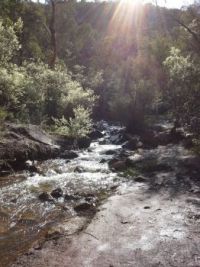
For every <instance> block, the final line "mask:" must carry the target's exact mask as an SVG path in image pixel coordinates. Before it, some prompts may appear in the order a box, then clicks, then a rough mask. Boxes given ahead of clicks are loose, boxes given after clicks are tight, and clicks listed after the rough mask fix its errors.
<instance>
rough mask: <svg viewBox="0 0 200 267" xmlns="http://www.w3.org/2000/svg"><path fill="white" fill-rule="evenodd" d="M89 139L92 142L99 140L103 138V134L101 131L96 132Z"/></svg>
mask: <svg viewBox="0 0 200 267" xmlns="http://www.w3.org/2000/svg"><path fill="white" fill-rule="evenodd" d="M89 137H90V138H91V139H92V140H96V139H99V138H101V137H103V133H102V132H100V131H99V130H94V131H92V132H91V133H90V134H89Z"/></svg>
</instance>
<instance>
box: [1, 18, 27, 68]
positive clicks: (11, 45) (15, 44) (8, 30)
mask: <svg viewBox="0 0 200 267" xmlns="http://www.w3.org/2000/svg"><path fill="white" fill-rule="evenodd" d="M22 25H23V23H22V21H21V19H18V21H17V22H16V23H14V24H12V25H11V26H7V27H5V26H4V25H3V21H2V20H0V65H1V66H3V65H5V64H7V63H8V62H9V61H10V60H11V59H12V58H13V56H14V54H15V53H16V52H17V51H18V50H19V49H20V44H19V40H18V38H17V35H16V33H17V32H19V31H20V30H21V29H22Z"/></svg>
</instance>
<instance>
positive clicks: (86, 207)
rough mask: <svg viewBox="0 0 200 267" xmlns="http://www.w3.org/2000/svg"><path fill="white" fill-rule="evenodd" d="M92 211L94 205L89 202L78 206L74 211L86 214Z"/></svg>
mask: <svg viewBox="0 0 200 267" xmlns="http://www.w3.org/2000/svg"><path fill="white" fill-rule="evenodd" d="M90 209H94V205H93V204H91V203H88V202H83V203H81V204H78V205H76V206H75V207H74V210H75V211H76V212H84V211H88V210H90Z"/></svg>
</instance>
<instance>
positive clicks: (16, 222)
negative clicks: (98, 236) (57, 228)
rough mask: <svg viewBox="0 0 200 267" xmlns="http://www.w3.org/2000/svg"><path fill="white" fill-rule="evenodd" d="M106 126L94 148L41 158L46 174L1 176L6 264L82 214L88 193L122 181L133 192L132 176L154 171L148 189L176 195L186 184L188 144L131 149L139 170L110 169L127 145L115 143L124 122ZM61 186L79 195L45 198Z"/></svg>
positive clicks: (0, 243) (0, 241)
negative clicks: (62, 156) (78, 207)
mask: <svg viewBox="0 0 200 267" xmlns="http://www.w3.org/2000/svg"><path fill="white" fill-rule="evenodd" d="M100 126H101V130H102V132H103V133H104V137H103V138H101V139H98V140H97V141H94V142H92V144H91V146H90V148H89V149H87V150H82V151H77V153H78V154H79V156H78V157H77V158H76V159H73V160H70V161H68V160H65V159H56V160H48V161H44V162H38V163H37V167H38V169H39V170H40V171H39V173H40V174H36V173H32V174H31V173H28V172H23V173H17V174H16V175H15V176H9V177H4V178H0V259H1V260H0V266H2V267H5V266H8V265H9V264H10V263H11V262H12V261H13V260H14V259H15V258H16V256H18V255H19V254H21V253H23V252H25V251H26V250H27V248H28V247H30V246H31V244H32V243H33V242H34V241H35V240H37V239H39V238H40V236H42V235H44V233H45V231H46V229H48V228H49V227H50V226H52V224H56V223H59V222H61V221H62V220H63V219H64V218H68V217H72V216H77V215H76V212H75V211H74V209H73V207H74V205H75V204H77V203H81V202H83V201H85V198H86V197H87V196H99V195H108V193H109V192H111V191H112V188H116V186H120V188H121V189H120V190H121V192H122V193H123V190H124V191H125V192H127V188H128V187H129V186H130V185H131V186H134V185H135V186H142V185H140V184H139V185H138V183H136V181H135V180H134V179H132V178H134V177H135V176H138V175H141V174H142V175H143V176H148V181H149V187H148V190H151V189H153V190H156V191H157V192H158V191H159V190H160V188H161V187H162V185H163V184H165V185H166V188H168V189H169V190H171V193H172V194H175V193H176V192H177V189H178V190H179V189H180V187H181V183H180V176H181V177H182V178H181V179H182V181H183V183H182V184H183V187H185V185H186V184H187V179H189V178H190V177H188V173H187V170H186V169H184V167H183V166H182V165H181V162H182V161H183V160H184V159H185V158H187V157H188V155H189V153H188V151H187V150H185V149H184V148H183V146H182V145H168V146H159V147H158V148H156V149H151V150H145V149H139V150H138V151H137V152H129V154H130V155H131V156H132V159H135V160H136V161H137V162H138V166H139V167H137V168H136V169H134V172H133V170H127V172H126V173H121V174H120V173H115V172H112V171H111V170H110V169H109V167H108V161H109V160H110V159H112V158H113V157H114V155H115V154H117V153H119V152H120V151H121V150H122V146H121V145H116V144H113V143H114V141H116V140H117V137H118V134H119V132H120V131H121V130H122V127H120V126H115V125H108V124H107V123H105V122H102V123H101V125H100ZM165 126H166V125H165ZM166 127H168V126H166ZM109 151H112V153H109ZM152 167H153V168H152ZM176 184H177V186H176ZM188 186H189V185H188ZM56 188H61V189H62V190H63V192H64V195H67V196H76V197H77V199H76V197H75V198H74V200H73V201H69V198H68V200H66V198H64V197H60V198H59V199H58V201H54V202H41V201H40V200H39V198H38V196H39V195H40V194H41V193H42V192H48V193H51V191H52V190H54V189H56ZM166 188H165V190H166ZM168 189H167V190H168Z"/></svg>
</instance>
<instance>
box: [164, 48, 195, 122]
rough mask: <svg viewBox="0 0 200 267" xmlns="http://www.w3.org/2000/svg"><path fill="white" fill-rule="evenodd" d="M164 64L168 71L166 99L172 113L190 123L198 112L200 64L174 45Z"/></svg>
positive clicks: (180, 119)
mask: <svg viewBox="0 0 200 267" xmlns="http://www.w3.org/2000/svg"><path fill="white" fill-rule="evenodd" d="M164 65H165V66H166V68H167V70H168V73H169V92H168V99H169V102H170V103H171V105H172V110H173V112H174V115H175V117H176V118H177V119H178V120H179V121H182V122H183V123H187V124H191V122H192V120H193V119H194V118H199V114H200V106H199V99H200V65H199V63H198V62H195V61H194V60H193V59H192V58H191V57H190V56H183V55H182V54H181V51H180V50H179V49H176V48H174V47H173V48H172V49H171V52H170V55H169V57H168V58H167V59H166V60H165V62H164Z"/></svg>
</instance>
